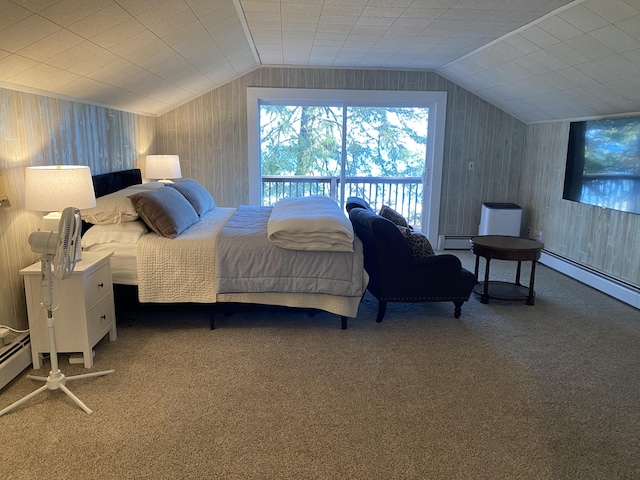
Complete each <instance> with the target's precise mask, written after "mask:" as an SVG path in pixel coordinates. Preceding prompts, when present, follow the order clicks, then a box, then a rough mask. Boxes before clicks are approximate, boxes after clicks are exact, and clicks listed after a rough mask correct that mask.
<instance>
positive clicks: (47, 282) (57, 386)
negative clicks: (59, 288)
mask: <svg viewBox="0 0 640 480" xmlns="http://www.w3.org/2000/svg"><path fill="white" fill-rule="evenodd" d="M53 257H54V255H52V254H48V253H47V254H44V255H43V256H42V263H41V266H42V289H43V297H44V298H43V302H42V303H43V305H44V306H45V308H46V309H47V329H48V332H49V351H50V357H51V371H50V372H49V376H48V377H40V376H36V375H27V378H30V379H32V380H37V381H40V382H45V384H44V385H43V386H41V387H40V388H38V389H37V390H35V391H34V392H31V393H30V394H29V395H26V396H25V397H23V398H21V399H20V400H18V401H17V402H15V403H13V404H11V405H9V406H8V407H7V408H5V409H4V410H2V411H0V416H2V415H4V414H5V413H8V412H10V411H11V410H13V409H14V408H16V407H17V406H19V405H22V404H23V403H24V402H26V401H27V400H29V399H30V398H32V397H35V396H36V395H38V394H39V393H40V392H44V391H45V390H62V391H63V392H64V393H65V394H67V396H68V397H69V398H71V400H73V401H74V402H75V403H76V404H77V405H78V406H79V407H80V408H81V409H82V410H84V411H85V412H87V413H88V414H91V413H93V410H91V409H90V408H89V407H87V406H86V405H85V404H84V403H83V402H82V400H80V399H79V398H78V397H76V396H75V395H74V394H73V392H72V391H71V390H69V389H68V388H67V386H66V383H67V381H69V380H79V379H82V378H91V377H100V376H103V375H108V374H110V373H114V372H115V370H105V371H103V372H92V373H85V374H82V375H72V376H69V377H67V376H65V375H64V373H62V372H61V371H60V369H59V368H58V351H57V349H56V332H55V319H54V318H53V282H52V274H51V262H52V260H53ZM45 289H46V290H47V292H48V295H45V292H44V290H45Z"/></svg>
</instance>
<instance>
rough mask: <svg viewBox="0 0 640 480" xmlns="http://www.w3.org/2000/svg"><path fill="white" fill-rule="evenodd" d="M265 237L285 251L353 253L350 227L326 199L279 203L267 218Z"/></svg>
mask: <svg viewBox="0 0 640 480" xmlns="http://www.w3.org/2000/svg"><path fill="white" fill-rule="evenodd" d="M267 236H268V238H269V241H270V242H271V243H273V244H274V245H276V246H278V247H281V248H286V249H289V250H306V251H318V252H353V226H352V225H351V222H350V221H349V219H348V218H347V217H346V215H345V214H344V213H343V212H342V210H340V207H339V206H338V204H337V203H336V202H335V201H334V200H332V199H331V198H329V197H323V196H314V197H299V198H287V199H284V200H280V201H279V202H278V203H276V204H275V205H274V207H273V210H272V212H271V216H270V217H269V222H268V224H267Z"/></svg>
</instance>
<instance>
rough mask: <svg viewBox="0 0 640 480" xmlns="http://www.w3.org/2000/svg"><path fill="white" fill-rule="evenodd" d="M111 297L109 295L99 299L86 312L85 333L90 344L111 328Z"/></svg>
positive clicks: (112, 322)
mask: <svg viewBox="0 0 640 480" xmlns="http://www.w3.org/2000/svg"><path fill="white" fill-rule="evenodd" d="M113 317H114V314H113V297H112V296H111V295H109V296H107V297H105V298H103V299H102V300H100V303H98V304H97V305H95V306H94V307H92V308H90V309H89V311H88V312H87V334H88V337H89V342H90V343H91V344H93V343H95V342H97V341H98V340H100V339H101V338H102V337H104V336H105V334H106V333H107V332H108V331H109V330H111V329H112V328H113V324H114V322H115V319H114V318H113Z"/></svg>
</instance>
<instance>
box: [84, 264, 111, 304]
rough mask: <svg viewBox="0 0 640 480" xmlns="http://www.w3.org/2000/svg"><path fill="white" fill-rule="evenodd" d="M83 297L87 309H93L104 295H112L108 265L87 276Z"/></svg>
mask: <svg viewBox="0 0 640 480" xmlns="http://www.w3.org/2000/svg"><path fill="white" fill-rule="evenodd" d="M84 290H85V292H84V295H85V298H86V300H85V301H86V304H87V308H91V307H93V306H94V305H95V304H96V303H98V302H99V301H100V300H101V299H102V298H104V297H105V296H106V295H110V294H112V293H113V289H112V285H111V271H110V270H109V265H105V266H104V267H102V268H100V269H99V270H97V271H95V272H94V273H92V274H91V275H89V276H88V277H87V278H86V279H85V282H84Z"/></svg>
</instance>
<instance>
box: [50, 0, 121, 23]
mask: <svg viewBox="0 0 640 480" xmlns="http://www.w3.org/2000/svg"><path fill="white" fill-rule="evenodd" d="M112 5H113V1H112V0H91V1H85V0H61V1H60V2H58V3H55V4H53V5H51V6H50V7H48V8H45V9H44V10H42V11H41V12H40V15H42V16H43V17H44V18H47V19H49V20H51V21H52V22H55V23H57V24H58V25H62V26H63V27H67V26H69V25H71V24H72V23H75V22H77V21H78V20H81V19H83V18H85V17H88V16H89V15H91V14H93V13H96V12H98V11H100V10H102V9H103V8H106V7H109V6H112Z"/></svg>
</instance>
